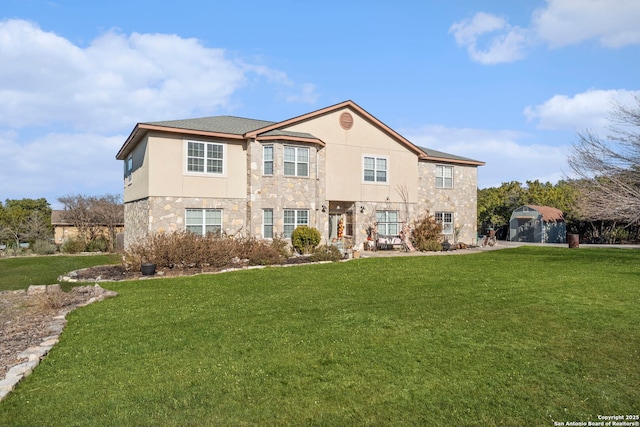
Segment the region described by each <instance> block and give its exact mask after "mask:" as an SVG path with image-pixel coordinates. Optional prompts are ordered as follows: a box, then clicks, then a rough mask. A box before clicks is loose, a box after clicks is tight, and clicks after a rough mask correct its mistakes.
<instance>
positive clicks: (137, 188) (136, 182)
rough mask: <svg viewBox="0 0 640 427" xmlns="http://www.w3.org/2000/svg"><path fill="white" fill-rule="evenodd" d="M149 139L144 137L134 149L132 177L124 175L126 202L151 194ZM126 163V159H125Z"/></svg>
mask: <svg viewBox="0 0 640 427" xmlns="http://www.w3.org/2000/svg"><path fill="white" fill-rule="evenodd" d="M148 148H149V141H148V138H144V139H143V140H142V141H141V142H140V143H139V144H138V145H136V147H135V148H134V149H133V151H132V153H131V155H132V156H133V171H132V174H131V178H130V179H129V178H128V177H124V202H125V203H126V202H130V201H133V200H139V199H143V198H145V197H148V196H149V164H150V163H149V155H148ZM124 162H125V163H126V160H124ZM123 170H124V168H123Z"/></svg>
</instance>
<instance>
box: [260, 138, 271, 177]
mask: <svg viewBox="0 0 640 427" xmlns="http://www.w3.org/2000/svg"><path fill="white" fill-rule="evenodd" d="M262 173H263V174H265V175H273V145H265V146H263V147H262Z"/></svg>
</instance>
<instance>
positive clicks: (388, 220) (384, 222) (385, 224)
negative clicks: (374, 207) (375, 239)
mask: <svg viewBox="0 0 640 427" xmlns="http://www.w3.org/2000/svg"><path fill="white" fill-rule="evenodd" d="M376 222H377V223H378V233H379V234H384V235H388V234H392V235H395V234H398V233H400V226H399V223H398V211H376Z"/></svg>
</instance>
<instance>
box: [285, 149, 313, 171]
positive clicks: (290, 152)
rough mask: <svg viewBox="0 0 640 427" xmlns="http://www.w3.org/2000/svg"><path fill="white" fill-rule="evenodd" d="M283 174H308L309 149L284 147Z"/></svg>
mask: <svg viewBox="0 0 640 427" xmlns="http://www.w3.org/2000/svg"><path fill="white" fill-rule="evenodd" d="M284 174H285V175H286V176H309V149H308V148H301V147H284Z"/></svg>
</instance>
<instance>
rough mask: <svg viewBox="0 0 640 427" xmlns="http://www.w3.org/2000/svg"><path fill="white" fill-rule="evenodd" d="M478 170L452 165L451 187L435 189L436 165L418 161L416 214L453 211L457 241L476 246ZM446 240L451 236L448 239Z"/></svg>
mask: <svg viewBox="0 0 640 427" xmlns="http://www.w3.org/2000/svg"><path fill="white" fill-rule="evenodd" d="M477 198H478V168H477V167H475V166H462V165H453V188H452V189H442V188H436V163H429V162H420V163H419V167H418V206H417V209H418V212H420V213H422V212H424V211H426V210H428V211H429V213H430V214H431V215H433V214H434V213H435V212H453V213H454V219H453V221H454V222H453V226H454V229H459V230H460V233H459V235H458V239H457V241H458V242H463V243H467V244H476V243H477V235H478V234H477V209H478V202H477ZM448 238H449V241H451V242H452V241H453V240H454V236H448Z"/></svg>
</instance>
